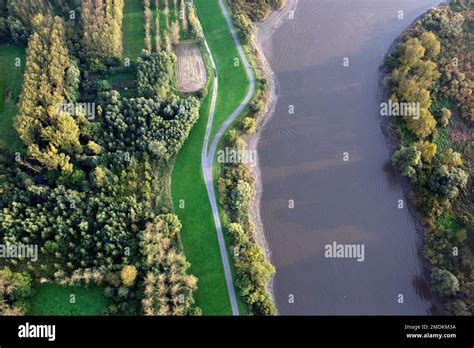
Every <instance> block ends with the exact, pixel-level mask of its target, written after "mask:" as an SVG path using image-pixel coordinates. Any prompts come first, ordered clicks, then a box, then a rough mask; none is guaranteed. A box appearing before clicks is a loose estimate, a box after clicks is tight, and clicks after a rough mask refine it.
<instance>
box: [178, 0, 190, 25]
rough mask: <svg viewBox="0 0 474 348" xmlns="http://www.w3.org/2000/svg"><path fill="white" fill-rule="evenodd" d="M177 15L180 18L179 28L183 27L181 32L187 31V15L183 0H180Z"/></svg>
mask: <svg viewBox="0 0 474 348" xmlns="http://www.w3.org/2000/svg"><path fill="white" fill-rule="evenodd" d="M179 16H180V18H181V28H182V29H183V33H187V32H188V15H187V7H186V2H185V1H184V0H181V13H180V15H179Z"/></svg>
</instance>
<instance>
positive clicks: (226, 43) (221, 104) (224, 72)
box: [195, 0, 249, 138]
mask: <svg viewBox="0 0 474 348" xmlns="http://www.w3.org/2000/svg"><path fill="white" fill-rule="evenodd" d="M195 5H196V10H197V14H198V17H199V20H200V21H201V25H202V28H203V30H204V34H205V35H206V38H207V41H208V44H209V47H210V49H211V52H212V56H213V57H214V61H215V63H216V67H217V73H218V75H219V94H218V97H217V102H216V113H215V115H214V122H213V127H212V132H211V138H212V136H213V135H214V134H215V133H216V132H217V130H218V129H219V128H220V126H221V125H222V123H223V122H224V121H225V120H226V119H227V118H228V117H229V116H230V114H231V113H232V112H233V111H234V110H235V109H236V108H237V107H238V106H239V104H240V103H241V102H242V100H243V99H244V98H245V95H246V94H247V91H248V89H249V80H248V77H247V74H246V73H245V69H244V66H243V63H242V62H241V60H240V56H239V53H238V50H237V47H236V46H235V43H234V39H233V38H232V35H231V33H230V30H229V28H228V26H227V22H226V20H225V17H224V15H223V14H222V11H221V8H220V6H219V1H218V0H196V1H195ZM236 58H237V59H238V62H239V66H234V62H235V59H236Z"/></svg>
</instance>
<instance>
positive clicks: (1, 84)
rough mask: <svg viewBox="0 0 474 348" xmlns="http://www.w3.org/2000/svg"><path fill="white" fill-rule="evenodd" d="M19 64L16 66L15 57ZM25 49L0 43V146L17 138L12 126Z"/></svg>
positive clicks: (7, 145) (2, 146)
mask: <svg viewBox="0 0 474 348" xmlns="http://www.w3.org/2000/svg"><path fill="white" fill-rule="evenodd" d="M17 58H19V59H20V66H19V67H17V66H16V64H15V63H16V59H17ZM24 66H25V49H24V48H22V47H20V46H16V45H0V148H10V147H12V146H15V145H16V144H17V142H18V138H17V135H16V132H15V129H14V128H13V118H14V117H15V114H16V113H17V111H18V109H17V102H18V100H19V98H20V94H21V84H22V81H23V71H24Z"/></svg>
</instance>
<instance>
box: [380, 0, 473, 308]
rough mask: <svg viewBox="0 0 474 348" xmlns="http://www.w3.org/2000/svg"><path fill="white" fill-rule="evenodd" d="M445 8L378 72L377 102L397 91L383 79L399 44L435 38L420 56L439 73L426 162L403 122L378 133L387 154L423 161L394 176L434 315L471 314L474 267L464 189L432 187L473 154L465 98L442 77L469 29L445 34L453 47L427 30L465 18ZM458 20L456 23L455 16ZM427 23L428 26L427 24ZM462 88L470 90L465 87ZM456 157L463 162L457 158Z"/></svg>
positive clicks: (439, 32) (467, 164)
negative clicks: (448, 285) (446, 288)
mask: <svg viewBox="0 0 474 348" xmlns="http://www.w3.org/2000/svg"><path fill="white" fill-rule="evenodd" d="M450 6H452V5H447V4H444V5H443V6H442V5H441V4H440V5H438V6H437V7H436V8H435V9H431V10H429V11H427V12H426V13H424V14H423V15H421V16H419V17H418V18H417V20H415V21H413V23H411V24H410V25H409V26H408V27H407V28H406V29H405V30H404V32H403V33H402V34H401V35H400V36H399V37H398V38H397V39H396V40H395V41H394V42H393V43H392V45H391V47H390V49H389V50H388V53H387V56H386V58H385V65H384V66H382V67H381V69H380V90H381V91H382V96H381V100H382V99H383V100H384V101H387V100H388V99H389V97H390V95H391V94H392V93H396V92H395V91H396V85H395V86H393V85H392V90H390V87H389V86H386V85H385V84H384V81H385V80H386V79H387V78H388V77H389V75H390V74H391V73H393V72H394V71H395V70H394V69H395V67H397V61H398V60H400V59H401V58H400V55H401V54H403V50H402V51H397V49H398V48H399V47H403V46H400V45H403V44H405V43H406V42H408V40H412V41H411V42H413V40H420V39H421V38H422V35H427V34H431V35H433V37H434V39H435V40H438V39H439V47H440V52H441V53H439V52H438V53H437V54H433V55H432V56H431V57H430V56H428V57H426V54H425V55H424V56H423V59H425V60H428V59H431V61H432V64H433V65H434V67H435V68H436V69H437V70H439V72H440V73H441V74H440V75H439V76H438V77H437V78H436V79H434V81H433V84H432V86H430V88H429V92H430V104H429V105H430V106H429V112H430V113H432V115H433V117H434V120H435V123H434V126H433V129H432V130H431V132H430V134H428V136H426V138H425V139H424V142H425V143H426V144H431V145H430V146H433V148H434V151H433V152H432V153H431V158H430V159H429V160H426V158H425V157H424V155H423V148H418V145H417V144H419V142H417V143H415V141H416V140H417V137H416V136H413V134H411V133H410V132H415V135H416V131H417V128H414V129H413V126H411V127H412V128H408V129H406V128H405V127H406V125H408V126H410V124H408V122H402V121H401V120H394V119H390V120H389V119H388V118H386V119H384V120H383V122H382V124H381V129H382V132H383V133H384V135H385V137H386V140H387V146H388V148H389V150H390V153H395V152H396V151H398V152H400V151H402V149H407V148H413V147H415V148H416V149H417V150H418V151H421V153H422V163H421V165H420V166H419V168H416V171H415V172H414V173H413V176H414V178H415V180H413V181H412V180H410V179H413V178H412V177H411V176H410V179H408V178H407V177H404V176H402V175H400V173H399V171H398V170H397V171H396V177H397V179H398V181H399V183H400V185H401V187H402V189H403V191H404V195H405V200H406V202H407V203H406V204H407V207H408V209H409V211H410V213H411V215H412V216H413V218H414V221H415V227H416V229H417V232H418V234H419V236H420V239H421V243H420V245H421V246H420V250H419V251H420V253H421V254H423V255H424V258H423V266H424V269H423V274H424V277H425V279H426V280H427V282H428V283H430V284H431V288H432V289H433V291H432V297H433V298H432V302H433V307H434V308H435V309H436V314H440V313H441V314H447V313H451V314H455V315H466V314H467V313H471V314H472V312H473V309H474V307H473V304H472V300H471V298H470V297H469V295H466V294H469V279H470V278H469V277H470V276H469V274H472V265H473V264H474V263H473V261H474V259H473V258H472V256H471V255H472V250H473V245H474V244H472V240H473V239H472V215H471V214H470V212H472V198H471V199H470V198H469V197H470V196H469V193H468V191H469V190H468V189H467V190H465V188H463V186H462V184H461V183H460V182H459V184H457V185H459V187H457V188H456V194H455V195H452V196H446V195H443V194H442V192H439V191H436V190H435V189H436V187H435V186H433V185H432V182H433V180H434V179H433V178H435V177H436V176H435V175H436V173H440V168H442V169H443V168H444V170H447V171H455V172H456V173H459V174H460V175H467V174H463V171H466V172H467V173H469V172H471V173H472V150H470V148H469V146H467V147H466V146H465V144H467V143H468V142H469V139H472V138H473V136H472V133H471V135H470V136H469V133H470V132H471V131H470V130H469V129H471V128H470V127H472V123H471V124H469V123H468V120H467V119H468V117H469V114H468V113H466V111H465V110H466V109H469V108H468V103H467V102H468V100H465V103H461V102H459V100H458V99H457V97H458V96H459V94H458V93H452V90H453V88H455V87H453V84H452V82H451V81H450V80H449V79H446V77H445V76H449V72H450V71H451V62H452V59H453V57H460V56H464V55H465V54H463V53H462V52H463V51H465V52H468V50H469V49H468V48H467V47H466V46H464V45H465V42H466V41H468V40H465V37H464V35H466V36H469V35H470V34H469V30H468V29H467V28H464V33H463V29H462V26H460V27H459V30H458V31H457V34H453V33H452V32H450V35H456V36H457V38H456V39H457V41H458V44H456V45H453V44H452V42H453V41H452V38H451V37H450V35H448V34H447V32H446V31H445V30H446V29H445V28H444V29H443V26H439V27H438V28H437V29H436V30H433V29H432V28H433V26H432V22H433V18H438V19H439V18H441V17H449V16H454V14H455V13H457V14H459V13H462V14H464V15H465V16H466V17H469V15H468V14H467V13H468V10H467V9H465V8H464V9H463V7H462V6H459V7H458V8H457V10H454V11H452V10H451V8H450ZM453 7H455V6H453ZM461 18H462V17H461ZM457 20H459V16H458V17H457ZM427 22H428V23H429V24H426V23H427ZM453 25H454V24H453ZM431 30H433V31H431ZM418 42H419V41H418ZM422 43H423V42H422ZM454 59H457V58H454ZM455 67H456V69H455V70H456V71H459V72H460V73H462V74H465V75H464V76H467V79H468V80H469V69H468V68H466V65H465V64H459V67H458V66H457V65H456V66H455ZM471 76H472V75H471ZM393 83H394V82H393V81H392V84H393ZM466 85H467V86H469V84H468V83H467V84H466ZM471 100H472V99H471ZM446 110H448V112H449V114H450V115H451V111H452V112H453V117H451V119H450V117H448V118H447V119H444V115H445V114H446ZM463 118H464V119H463ZM466 118H467V119H466ZM463 132H464V134H465V136H464V135H463ZM456 133H457V136H456ZM413 138H414V140H413ZM453 151H455V152H453ZM450 154H451V155H452V156H451V155H450ZM455 156H456V157H455ZM461 156H462V158H463V161H461V160H460V159H461ZM450 158H452V159H453V160H454V159H455V158H458V159H459V161H451V160H450ZM471 180H472V178H471ZM470 221H471V225H470ZM469 248H471V252H469ZM455 249H456V253H455V251H454V250H455ZM453 256H454V259H453ZM453 261H454V262H453ZM469 265H471V266H469ZM440 269H441V271H442V272H444V273H443V274H445V275H447V276H449V277H451V279H455V281H454V282H455V283H457V285H456V286H454V287H453V289H452V290H453V292H452V293H451V292H450V293H447V292H444V293H442V292H443V288H441V287H439V284H437V283H436V281H435V278H436V277H434V278H433V272H434V271H439V270H440ZM430 274H431V276H430ZM456 278H457V279H456ZM471 279H472V276H471ZM438 281H439V280H438ZM471 281H472V280H471ZM471 291H472V290H471Z"/></svg>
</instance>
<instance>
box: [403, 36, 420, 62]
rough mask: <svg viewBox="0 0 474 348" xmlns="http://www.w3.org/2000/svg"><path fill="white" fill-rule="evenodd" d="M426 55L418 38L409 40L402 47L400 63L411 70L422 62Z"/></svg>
mask: <svg viewBox="0 0 474 348" xmlns="http://www.w3.org/2000/svg"><path fill="white" fill-rule="evenodd" d="M424 54H425V48H424V47H423V45H422V44H421V42H420V40H418V39H417V38H411V39H408V40H407V41H406V42H405V43H404V44H403V45H402V46H401V56H400V62H401V63H402V65H403V66H404V67H405V69H409V68H410V67H412V66H414V65H415V64H416V63H418V62H419V61H420V59H421V58H422V57H423V56H424Z"/></svg>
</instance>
